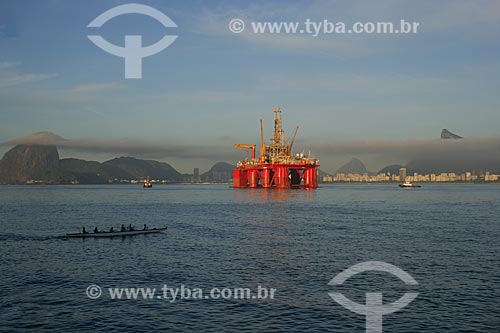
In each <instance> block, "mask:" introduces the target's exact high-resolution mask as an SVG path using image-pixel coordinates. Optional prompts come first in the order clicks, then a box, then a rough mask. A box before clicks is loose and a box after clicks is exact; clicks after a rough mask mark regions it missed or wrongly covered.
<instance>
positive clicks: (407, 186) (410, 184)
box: [399, 181, 422, 188]
mask: <svg viewBox="0 0 500 333" xmlns="http://www.w3.org/2000/svg"><path fill="white" fill-rule="evenodd" d="M399 187H402V188H419V187H422V186H420V185H417V184H413V183H412V182H410V181H405V182H404V183H403V184H399Z"/></svg>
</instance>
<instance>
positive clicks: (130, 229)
mask: <svg viewBox="0 0 500 333" xmlns="http://www.w3.org/2000/svg"><path fill="white" fill-rule="evenodd" d="M128 231H134V227H132V223H130V224H129V225H128Z"/></svg>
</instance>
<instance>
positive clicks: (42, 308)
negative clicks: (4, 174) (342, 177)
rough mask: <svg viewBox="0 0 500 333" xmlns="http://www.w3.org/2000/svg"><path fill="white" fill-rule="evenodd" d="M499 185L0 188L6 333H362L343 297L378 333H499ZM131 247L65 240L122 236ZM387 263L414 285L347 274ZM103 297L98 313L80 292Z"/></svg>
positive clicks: (0, 319)
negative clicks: (121, 292) (228, 294)
mask: <svg viewBox="0 0 500 333" xmlns="http://www.w3.org/2000/svg"><path fill="white" fill-rule="evenodd" d="M499 203H500V186H498V185H424V186H423V187H422V188H421V189H410V190H408V189H399V188H397V187H396V186H394V185H331V186H330V185H328V186H323V187H321V188H319V189H317V190H286V191H285V190H281V191H280V190H235V189H231V188H229V187H228V185H157V186H154V187H153V188H152V189H143V188H142V187H140V186H132V185H130V186H129V185H117V186H114V185H105V186H83V185H82V186H0V254H1V257H0V278H1V287H0V331H1V332H153V331H162V332H192V331H196V332H364V331H365V316H364V315H361V314H356V313H353V312H351V311H350V310H348V309H346V308H344V307H342V306H341V305H339V304H337V303H336V302H335V301H333V299H332V298H330V296H329V295H328V293H329V292H332V291H337V292H342V293H343V294H344V295H345V296H346V297H347V298H350V299H351V300H353V301H354V302H357V303H361V304H363V303H364V300H365V294H366V293H367V292H382V293H383V299H384V303H388V302H393V301H396V300H397V299H399V298H400V297H401V296H402V295H403V294H404V293H407V292H418V293H419V295H418V297H417V298H416V299H415V300H414V301H413V302H411V303H410V304H409V305H408V306H406V307H405V308H403V309H401V310H399V311H397V312H394V313H392V314H387V315H385V316H384V317H383V329H384V332H500V259H499V257H500V206H499ZM145 223H146V224H148V225H149V226H150V227H162V226H168V232H166V233H160V234H150V235H138V236H135V237H123V238H122V237H118V238H109V239H107V238H100V239H99V238H97V239H95V238H90V239H68V238H65V237H62V236H63V235H65V234H66V233H69V232H78V231H80V230H81V228H82V227H84V226H85V227H86V228H87V230H92V229H93V228H94V227H95V226H97V227H98V228H103V229H104V228H106V229H108V228H109V227H110V226H114V228H115V229H117V228H119V227H120V226H121V224H125V225H128V224H133V225H135V226H137V227H139V228H142V225H143V224H145ZM365 261H382V262H386V263H390V264H392V265H395V266H397V267H399V268H401V269H402V270H404V271H406V272H407V273H408V274H410V275H411V276H412V277H413V278H414V279H415V280H416V281H417V282H418V285H417V286H409V285H406V284H405V283H404V282H403V281H401V280H400V279H399V278H397V277H395V276H393V275H391V274H389V273H383V272H364V273H360V274H357V275H355V276H353V277H351V278H350V279H348V280H347V281H346V282H345V283H344V284H343V285H342V286H338V287H334V286H330V285H328V283H329V281H330V280H331V279H332V278H333V277H335V276H336V275H337V274H339V273H340V272H342V271H343V270H345V269H347V268H349V267H350V266H352V265H354V264H357V263H362V262H365ZM91 284H95V285H98V286H100V287H101V290H102V295H101V297H99V298H97V299H92V298H89V297H88V296H87V294H86V291H87V288H88V286H89V285H91ZM165 284H166V285H167V286H168V287H172V288H176V287H179V288H180V287H181V286H182V285H183V286H185V287H186V288H191V289H194V288H199V289H202V290H203V292H204V293H205V291H206V290H212V288H220V289H223V288H251V289H252V290H256V289H257V288H258V286H261V287H264V288H275V289H276V292H275V295H274V298H273V299H271V298H265V299H231V298H229V299H221V298H219V299H215V298H210V299H176V300H175V301H171V300H169V299H162V298H161V297H157V296H155V297H154V298H152V299H144V298H142V297H139V298H138V299H120V300H118V299H112V297H111V296H110V295H109V294H107V290H108V288H140V287H143V288H157V289H160V288H161V287H162V286H163V285H165Z"/></svg>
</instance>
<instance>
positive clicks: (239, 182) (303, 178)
mask: <svg viewBox="0 0 500 333" xmlns="http://www.w3.org/2000/svg"><path fill="white" fill-rule="evenodd" d="M316 167H317V166H309V165H308V166H305V165H304V166H300V165H291V164H285V165H283V164H265V165H257V166H251V167H243V168H236V169H234V170H233V187H235V188H258V187H262V188H272V187H275V188H300V187H304V188H311V189H314V188H317V187H318V172H317V169H316Z"/></svg>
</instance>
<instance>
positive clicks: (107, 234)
mask: <svg viewBox="0 0 500 333" xmlns="http://www.w3.org/2000/svg"><path fill="white" fill-rule="evenodd" d="M165 230H167V227H164V228H153V229H147V230H133V231H102V232H97V233H96V232H86V233H81V232H77V233H71V234H66V237H117V236H135V235H142V234H154V233H159V232H163V231H165Z"/></svg>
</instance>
